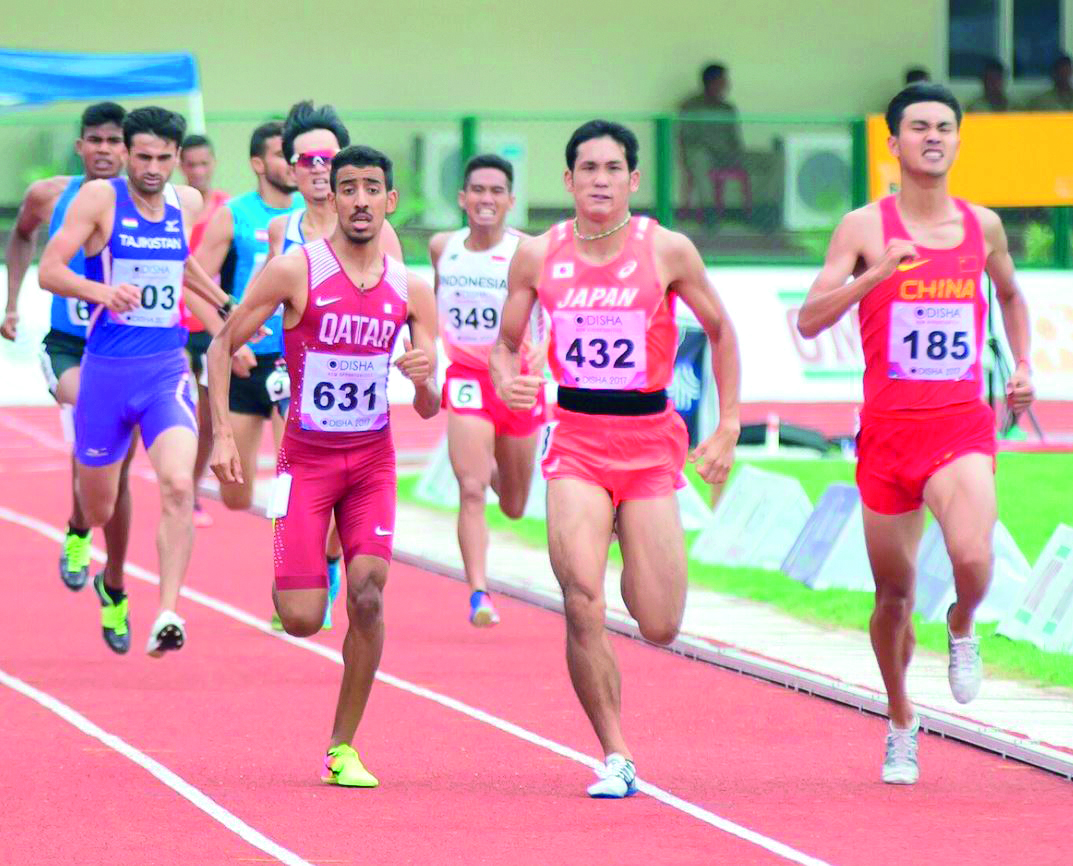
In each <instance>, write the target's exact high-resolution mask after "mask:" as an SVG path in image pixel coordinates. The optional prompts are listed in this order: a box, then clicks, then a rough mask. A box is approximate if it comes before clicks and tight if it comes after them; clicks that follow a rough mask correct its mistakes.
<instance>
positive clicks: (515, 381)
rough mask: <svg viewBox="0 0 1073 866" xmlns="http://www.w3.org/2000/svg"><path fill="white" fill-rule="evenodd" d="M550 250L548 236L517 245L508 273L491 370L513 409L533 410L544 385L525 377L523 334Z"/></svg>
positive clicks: (537, 380) (504, 398) (508, 404)
mask: <svg viewBox="0 0 1073 866" xmlns="http://www.w3.org/2000/svg"><path fill="white" fill-rule="evenodd" d="M546 249H547V236H546V235H541V236H540V237H538V238H531V239H528V240H524V241H522V242H521V243H520V244H518V249H517V250H516V251H515V253H514V258H512V259H511V261H510V270H509V271H508V272H507V300H506V301H505V302H504V303H503V315H502V317H501V318H500V321H499V339H498V340H497V341H496V344H495V347H494V348H493V349H492V356H491V359H490V360H489V365H488V367H489V372H490V373H491V376H492V382H493V383H494V384H495V387H496V391H497V392H498V393H499V396H500V398H501V399H502V400H503V402H504V403H506V404H507V406H508V407H510V408H511V409H532V408H533V407H534V406H535V405H536V401H537V394H538V393H539V391H540V389H541V388H543V387H544V380H543V378H541V377H540V376H533V375H529V376H522V375H520V372H521V350H522V337H523V336H524V335H525V327H526V325H527V324H528V321H529V314H530V312H531V311H532V309H533V304H535V303H536V302H537V283H538V281H539V280H540V267H541V265H542V264H543V262H544V251H545V250H546Z"/></svg>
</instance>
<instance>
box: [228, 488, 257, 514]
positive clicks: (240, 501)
mask: <svg viewBox="0 0 1073 866" xmlns="http://www.w3.org/2000/svg"><path fill="white" fill-rule="evenodd" d="M220 499H221V500H223V503H224V507H225V508H229V509H230V510H231V511H246V510H247V509H248V508H249V507H250V506H251V505H253V485H252V484H221V485H220Z"/></svg>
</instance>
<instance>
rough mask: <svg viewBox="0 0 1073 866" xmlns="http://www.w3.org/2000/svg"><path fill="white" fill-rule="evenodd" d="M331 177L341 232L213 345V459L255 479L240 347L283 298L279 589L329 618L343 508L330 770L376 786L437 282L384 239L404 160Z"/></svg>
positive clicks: (338, 779)
mask: <svg viewBox="0 0 1073 866" xmlns="http://www.w3.org/2000/svg"><path fill="white" fill-rule="evenodd" d="M331 188H332V192H333V197H334V202H335V206H336V212H337V214H338V220H337V224H336V228H335V231H334V232H333V233H332V235H331V237H330V238H324V239H321V240H317V241H312V242H310V243H308V244H305V245H303V247H302V252H301V253H300V254H288V255H283V256H277V257H275V258H274V259H272V260H271V261H270V262H269V263H268V264H267V265H266V266H265V268H264V270H263V271H262V272H261V274H260V276H258V278H257V279H256V280H255V281H254V282H253V284H252V285H251V286H250V287H249V289H248V290H247V292H246V295H245V297H244V298H243V302H242V303H241V304H240V305H239V306H238V307H237V308H236V309H235V310H234V312H232V314H231V316H230V318H229V319H228V320H227V323H226V324H225V325H224V328H223V330H222V331H221V332H220V333H219V334H218V335H217V336H216V338H215V339H214V340H213V342H212V345H211V346H210V347H209V355H208V370H209V397H210V401H211V404H212V422H213V435H214V438H215V446H214V449H213V456H212V468H213V471H214V472H215V473H216V474H217V476H219V478H220V480H221V481H239V482H241V480H242V461H241V459H240V457H239V453H238V449H237V447H236V445H235V440H234V435H233V433H232V431H231V427H230V424H229V420H230V419H229V412H228V380H229V379H230V375H231V355H232V353H233V352H234V351H235V349H237V348H238V347H239V346H241V345H243V344H244V343H246V342H247V341H248V340H249V339H250V338H251V337H252V336H253V335H254V333H256V331H257V329H258V328H259V327H260V326H261V325H262V324H263V323H264V322H265V321H266V320H267V319H268V317H269V316H271V315H272V313H273V311H275V310H276V308H277V307H279V305H280V304H283V306H284V328H285V331H286V336H285V339H284V347H285V349H284V350H285V353H286V356H287V366H288V368H289V369H290V373H291V381H292V394H293V397H292V402H291V411H290V412H289V413H288V415H287V429H286V432H285V433H284V435H283V445H282V447H281V448H280V453H279V462H278V467H277V472H278V474H277V479H276V487H275V492H274V496H273V508H272V509H271V510H272V512H273V516H275V517H276V521H275V527H274V533H275V542H274V543H275V586H274V588H273V599H274V601H275V605H276V610H277V611H278V612H279V616H280V619H281V620H282V623H283V627H284V628H285V629H286V630H287V632H288V633H290V634H293V635H311V634H314V633H315V632H317V631H318V630H319V629H320V627H321V624H322V622H323V621H324V609H325V606H326V605H327V601H328V574H327V570H326V567H325V562H324V541H325V536H326V535H327V533H328V521H329V517H330V516H331V514H332V513H333V511H334V513H335V515H336V519H337V525H338V528H339V536H340V538H341V540H342V543H343V552H344V555H345V557H346V580H347V594H346V597H347V614H348V616H349V618H350V624H349V628H348V630H347V635H346V639H345V641H344V642H343V682H342V686H341V688H340V691H339V700H338V703H337V705H336V713H335V724H334V727H333V730H332V735H331V741H330V743H329V748H328V755H327V757H326V758H325V762H324V763H325V775H324V781H326V782H328V783H330V784H336V785H347V786H353V787H366V788H368V787H375V786H376V785H377V784H378V782H377V780H376V779H375V778H374V777H373V776H372V774H371V773H369V771H368V770H366V769H365V767H364V766H363V765H362V762H361V759H360V758H359V757H358V754H357V752H355V751H354V749H353V747H352V746H351V740H353V738H354V734H355V732H356V730H357V727H358V722H359V721H360V720H361V716H362V713H363V712H364V710H365V704H366V702H367V701H368V698H369V692H370V690H371V689H372V684H373V677H374V675H375V673H376V668H377V666H378V664H379V662H380V653H381V650H382V649H383V645H384V619H383V589H384V584H385V583H386V581H387V572H388V563H389V561H390V560H391V549H392V547H391V538H392V534H393V533H394V531H395V449H394V446H393V444H392V439H391V428H390V427H389V425H388V403H387V378H388V370H389V365H390V358H391V351H392V348H393V347H394V345H395V340H396V339H397V337H398V334H399V330H400V329H401V328H402V326H403V325H404V324H408V325H409V327H410V335H411V338H412V341H413V346H411V344H410V341H409V340H407V341H406V342H405V346H406V353H405V354H403V355H402V356H401V357H400V358H399V360H398V361H396V362H395V363H396V366H398V367H399V369H400V370H401V371H402V372H403V374H404V375H405V376H407V377H408V378H409V379H410V380H411V381H412V382H413V383H414V386H415V388H416V394H415V396H414V408H415V409H416V410H417V412H418V414H420V415H421V416H422V417H424V418H430V417H432V416H433V415H435V414H436V412H437V411H438V410H439V406H440V395H439V391H438V389H437V388H436V375H435V373H436V364H435V358H436V354H435V353H436V344H435V340H436V302H435V299H434V297H433V294H432V288H431V287H430V286H429V285H428V284H427V283H425V282H423V281H422V280H420V279H419V278H418V277H416V276H414V275H413V274H411V273H410V272H408V271H407V270H406V267H405V266H404V265H403V264H402V263H401V262H399V261H397V260H396V259H393V258H391V257H390V256H388V255H386V254H385V253H384V252H383V250H382V249H381V246H380V232H381V229H382V227H383V225H384V218H385V216H386V214H387V213H390V212H391V211H393V210H394V209H395V203H396V202H397V200H398V193H397V192H396V191H395V190H394V189H393V188H392V171H391V160H390V159H388V158H387V157H386V156H384V155H383V154H382V153H380V152H379V151H376V150H373V149H372V148H368V147H361V146H355V147H348V148H345V149H344V150H341V151H340V152H339V153H338V154H336V156H335V158H334V159H333V160H332V166H331Z"/></svg>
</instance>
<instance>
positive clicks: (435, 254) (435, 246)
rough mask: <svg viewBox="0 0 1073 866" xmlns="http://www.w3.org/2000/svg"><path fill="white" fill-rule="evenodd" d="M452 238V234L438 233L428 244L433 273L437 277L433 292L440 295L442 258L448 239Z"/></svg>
mask: <svg viewBox="0 0 1073 866" xmlns="http://www.w3.org/2000/svg"><path fill="white" fill-rule="evenodd" d="M450 236H451V233H450V232H436V234H434V235H433V236H432V237H431V238H429V242H428V260H429V264H431V265H432V272H433V273H434V274H435V275H436V279H435V281H434V282H433V284H432V290H433V291H434V292H435V293H436V294H437V295H439V293H440V268H439V263H440V256H442V255H443V249H444V247H446V246H447V239H448V238H449V237H450Z"/></svg>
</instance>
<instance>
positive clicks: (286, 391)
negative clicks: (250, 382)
mask: <svg viewBox="0 0 1073 866" xmlns="http://www.w3.org/2000/svg"><path fill="white" fill-rule="evenodd" d="M265 389H266V390H267V391H268V399H269V400H271V401H272V402H273V403H279V402H280V401H281V400H290V399H291V376H290V373H288V372H287V366H286V365H285V364H276V369H274V370H273V371H272V372H271V373H269V374H268V377H267V378H266V379H265Z"/></svg>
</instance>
